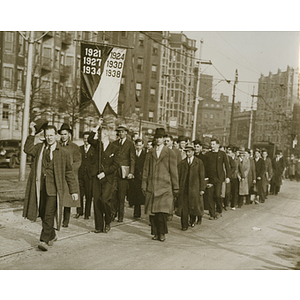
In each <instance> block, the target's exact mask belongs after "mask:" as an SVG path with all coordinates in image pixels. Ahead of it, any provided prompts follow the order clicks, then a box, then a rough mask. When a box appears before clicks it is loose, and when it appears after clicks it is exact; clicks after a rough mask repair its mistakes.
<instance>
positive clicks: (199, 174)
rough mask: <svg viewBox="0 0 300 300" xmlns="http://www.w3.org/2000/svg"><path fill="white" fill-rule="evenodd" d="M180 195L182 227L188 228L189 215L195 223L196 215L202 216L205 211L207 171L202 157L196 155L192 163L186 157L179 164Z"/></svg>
mask: <svg viewBox="0 0 300 300" xmlns="http://www.w3.org/2000/svg"><path fill="white" fill-rule="evenodd" d="M178 177H179V195H178V206H179V211H180V212H181V225H182V228H188V225H189V224H188V216H189V215H190V218H191V223H195V221H196V216H199V217H202V216H203V211H204V204H203V196H200V192H201V191H203V192H204V190H205V186H206V183H205V171H204V165H203V162H202V160H201V159H198V158H197V157H194V159H193V162H192V164H190V165H189V164H188V160H187V158H185V159H184V160H183V161H182V162H181V163H180V164H179V166H178Z"/></svg>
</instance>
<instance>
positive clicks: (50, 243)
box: [48, 235, 57, 246]
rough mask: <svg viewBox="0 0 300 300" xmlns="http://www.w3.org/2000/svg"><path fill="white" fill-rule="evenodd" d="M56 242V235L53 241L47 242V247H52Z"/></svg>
mask: <svg viewBox="0 0 300 300" xmlns="http://www.w3.org/2000/svg"><path fill="white" fill-rule="evenodd" d="M56 241H57V235H56V236H55V238H54V239H52V240H50V241H49V242H48V245H49V246H53V244H54V242H56Z"/></svg>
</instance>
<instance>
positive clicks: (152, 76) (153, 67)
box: [151, 65, 157, 79]
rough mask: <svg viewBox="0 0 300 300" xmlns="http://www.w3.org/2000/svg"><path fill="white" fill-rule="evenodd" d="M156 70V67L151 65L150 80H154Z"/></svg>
mask: <svg viewBox="0 0 300 300" xmlns="http://www.w3.org/2000/svg"><path fill="white" fill-rule="evenodd" d="M156 70H157V66H156V65H152V67H151V79H156Z"/></svg>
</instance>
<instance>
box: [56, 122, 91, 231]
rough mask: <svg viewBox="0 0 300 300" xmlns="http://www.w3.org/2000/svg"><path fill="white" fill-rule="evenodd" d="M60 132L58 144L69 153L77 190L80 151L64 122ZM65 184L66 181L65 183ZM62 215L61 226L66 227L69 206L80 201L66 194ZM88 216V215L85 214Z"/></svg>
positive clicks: (74, 205) (77, 204) (73, 205)
mask: <svg viewBox="0 0 300 300" xmlns="http://www.w3.org/2000/svg"><path fill="white" fill-rule="evenodd" d="M58 133H59V134H60V141H59V144H60V145H61V147H63V148H64V149H65V150H67V151H68V152H69V153H70V154H71V160H72V168H73V172H74V176H75V179H76V184H77V186H78V190H79V182H78V170H79V167H80V165H81V153H80V149H79V147H78V146H77V145H76V144H75V143H73V142H72V141H71V137H72V134H73V130H72V129H71V128H70V126H69V125H68V124H66V123H63V124H62V125H61V127H60V130H58ZM65 184H66V183H65ZM63 202H64V215H63V224H62V227H68V226H69V221H70V214H71V207H79V206H80V201H73V199H72V198H71V197H70V195H68V194H66V195H65V197H64V199H63ZM87 217H89V216H87Z"/></svg>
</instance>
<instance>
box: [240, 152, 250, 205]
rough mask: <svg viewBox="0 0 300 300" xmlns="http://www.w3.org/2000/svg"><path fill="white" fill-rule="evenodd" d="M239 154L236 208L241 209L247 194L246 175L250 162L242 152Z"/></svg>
mask: <svg viewBox="0 0 300 300" xmlns="http://www.w3.org/2000/svg"><path fill="white" fill-rule="evenodd" d="M239 153H240V157H239V163H238V174H237V177H238V179H239V198H238V207H239V208H241V207H242V206H243V204H244V200H246V199H245V198H246V196H248V194H249V185H248V173H249V172H250V160H249V159H248V158H247V157H246V155H245V151H244V150H242V151H240V152H239Z"/></svg>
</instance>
